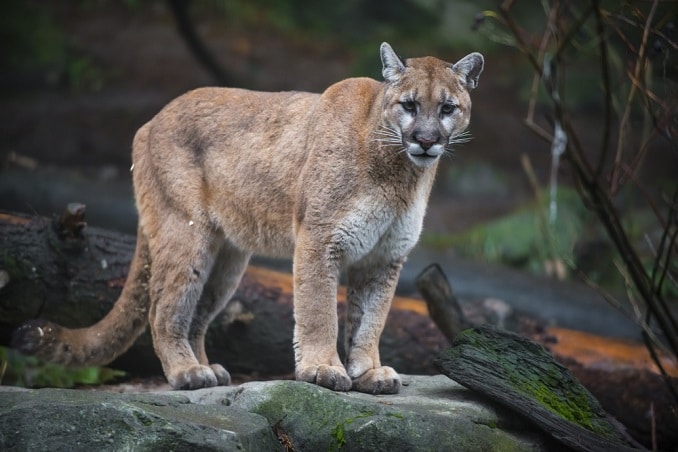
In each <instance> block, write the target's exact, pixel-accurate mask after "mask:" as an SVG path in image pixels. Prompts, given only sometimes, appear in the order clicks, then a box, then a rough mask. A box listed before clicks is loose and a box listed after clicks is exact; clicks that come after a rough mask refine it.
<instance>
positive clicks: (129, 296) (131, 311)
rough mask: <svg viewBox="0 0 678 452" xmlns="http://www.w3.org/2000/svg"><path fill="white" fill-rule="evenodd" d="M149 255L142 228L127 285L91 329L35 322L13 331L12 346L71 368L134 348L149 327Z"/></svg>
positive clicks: (103, 361) (105, 361)
mask: <svg viewBox="0 0 678 452" xmlns="http://www.w3.org/2000/svg"><path fill="white" fill-rule="evenodd" d="M149 277H150V255H149V251H148V240H147V239H146V237H145V236H144V234H143V232H142V231H141V228H139V229H138V231H137V246H136V250H135V252H134V258H133V259H132V263H131V265H130V269H129V274H128V275H127V282H126V283H125V287H124V288H123V290H122V293H121V294H120V298H118V301H117V302H116V303H115V305H114V306H113V309H112V310H111V312H109V313H108V315H106V317H104V318H103V319H101V320H100V321H99V322H98V323H96V324H95V325H92V326H90V327H88V328H78V329H68V328H64V327H62V326H59V325H57V324H55V323H52V322H49V321H46V320H32V321H30V322H28V323H25V324H24V325H23V326H21V327H20V328H19V329H17V330H16V331H15V332H14V335H13V337H12V347H14V348H16V349H18V350H19V351H21V352H22V353H25V354H28V355H35V356H37V357H39V358H41V359H44V360H46V361H49V362H53V363H59V364H66V365H71V366H87V365H103V364H108V363H109V362H111V361H113V360H114V359H115V358H116V357H118V356H119V355H121V354H122V353H124V352H125V351H126V350H127V349H128V348H130V347H131V346H132V344H133V343H134V341H135V340H136V339H137V338H138V337H139V336H140V335H141V334H142V333H143V332H144V330H145V329H146V325H147V324H148V310H149V306H150V296H149V290H148V281H149Z"/></svg>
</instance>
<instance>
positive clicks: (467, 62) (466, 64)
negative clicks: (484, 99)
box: [452, 52, 485, 90]
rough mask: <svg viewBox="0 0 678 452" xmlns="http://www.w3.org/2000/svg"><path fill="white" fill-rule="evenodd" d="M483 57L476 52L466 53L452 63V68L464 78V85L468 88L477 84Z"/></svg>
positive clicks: (483, 63)
mask: <svg viewBox="0 0 678 452" xmlns="http://www.w3.org/2000/svg"><path fill="white" fill-rule="evenodd" d="M484 65H485V59H484V58H483V56H482V55H481V54H479V53H478V52H473V53H470V54H468V55H466V56H465V57H464V58H462V59H461V60H459V61H457V62H456V63H454V64H453V65H452V70H453V71H456V72H459V73H460V74H461V75H463V76H464V77H465V78H466V86H467V88H468V89H469V90H472V89H474V88H475V87H476V86H478V77H480V73H481V72H483V66H484Z"/></svg>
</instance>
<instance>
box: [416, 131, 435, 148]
mask: <svg viewBox="0 0 678 452" xmlns="http://www.w3.org/2000/svg"><path fill="white" fill-rule="evenodd" d="M414 139H415V140H417V143H419V146H421V148H422V149H423V150H425V151H428V150H429V149H430V148H431V146H433V145H434V144H436V143H437V142H438V141H439V140H440V135H439V134H437V133H436V134H431V135H427V134H423V133H422V134H415V135H414Z"/></svg>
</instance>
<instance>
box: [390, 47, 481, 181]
mask: <svg viewBox="0 0 678 452" xmlns="http://www.w3.org/2000/svg"><path fill="white" fill-rule="evenodd" d="M381 56H382V61H383V63H384V70H383V75H384V79H385V80H386V84H387V86H386V91H385V96H384V113H383V119H384V121H383V122H384V124H387V126H385V127H383V128H382V129H379V131H378V132H377V134H378V135H379V140H380V141H381V142H383V143H387V144H390V145H392V146H393V147H394V149H396V150H397V152H406V153H407V156H408V157H409V158H410V160H412V162H414V164H415V165H417V166H420V167H424V168H425V167H428V166H431V165H433V164H434V163H435V162H436V161H437V160H438V158H439V157H440V156H441V155H442V154H443V153H445V152H446V151H450V150H451V147H452V145H453V144H455V143H460V142H464V141H466V140H467V135H466V134H465V130H466V127H467V126H468V124H469V120H470V117H471V100H470V96H469V91H470V90H472V89H473V88H475V87H476V85H477V83H478V77H479V76H480V73H481V72H482V70H483V57H482V56H481V55H480V54H478V53H472V54H470V55H468V56H466V57H465V58H463V59H461V60H460V61H459V62H457V63H455V64H449V65H441V64H440V60H438V59H435V58H431V57H425V58H413V59H408V60H405V61H402V60H401V59H400V58H399V57H398V56H397V55H396V54H395V53H393V52H392V50H390V48H389V49H384V48H382V53H381Z"/></svg>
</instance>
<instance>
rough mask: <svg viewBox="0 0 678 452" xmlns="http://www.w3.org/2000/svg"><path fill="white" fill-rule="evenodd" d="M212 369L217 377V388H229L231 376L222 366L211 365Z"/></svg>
mask: <svg viewBox="0 0 678 452" xmlns="http://www.w3.org/2000/svg"><path fill="white" fill-rule="evenodd" d="M210 369H212V371H213V372H214V376H216V377H217V386H228V385H230V384H231V374H229V373H228V371H227V370H226V369H224V367H223V366H222V365H221V364H210Z"/></svg>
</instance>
